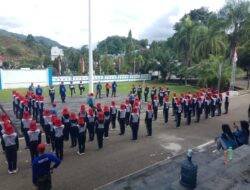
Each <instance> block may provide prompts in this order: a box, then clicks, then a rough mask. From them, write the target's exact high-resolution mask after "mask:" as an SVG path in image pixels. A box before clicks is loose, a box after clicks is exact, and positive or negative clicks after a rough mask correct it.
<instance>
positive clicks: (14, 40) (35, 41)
mask: <svg viewBox="0 0 250 190" xmlns="http://www.w3.org/2000/svg"><path fill="white" fill-rule="evenodd" d="M52 46H58V47H60V48H63V49H66V47H64V46H62V45H61V44H59V43H58V42H56V41H53V40H51V39H48V38H45V37H42V36H32V35H28V36H25V35H22V34H16V33H11V32H8V31H6V30H1V29H0V54H2V55H3V56H4V57H5V62H8V63H9V64H11V65H12V66H11V67H18V66H19V65H23V64H27V63H29V62H33V63H34V62H35V63H36V65H34V67H35V66H37V65H38V64H39V62H40V63H41V62H43V60H42V58H44V57H49V56H50V49H51V47H52Z"/></svg>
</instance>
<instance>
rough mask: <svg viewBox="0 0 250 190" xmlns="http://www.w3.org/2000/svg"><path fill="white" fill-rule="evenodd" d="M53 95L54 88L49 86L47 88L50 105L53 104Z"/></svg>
mask: <svg viewBox="0 0 250 190" xmlns="http://www.w3.org/2000/svg"><path fill="white" fill-rule="evenodd" d="M55 93H56V91H55V87H54V86H53V85H51V86H50V87H49V97H50V102H51V104H53V103H54V101H55Z"/></svg>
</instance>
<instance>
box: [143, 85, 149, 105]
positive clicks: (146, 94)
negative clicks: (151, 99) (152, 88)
mask: <svg viewBox="0 0 250 190" xmlns="http://www.w3.org/2000/svg"><path fill="white" fill-rule="evenodd" d="M148 94H149V87H148V86H146V87H145V89H144V100H145V102H148Z"/></svg>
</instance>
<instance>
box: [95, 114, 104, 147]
mask: <svg viewBox="0 0 250 190" xmlns="http://www.w3.org/2000/svg"><path fill="white" fill-rule="evenodd" d="M95 131H96V137H97V143H98V148H99V149H101V148H103V134H104V113H103V112H102V111H101V112H98V116H97V120H96V124H95Z"/></svg>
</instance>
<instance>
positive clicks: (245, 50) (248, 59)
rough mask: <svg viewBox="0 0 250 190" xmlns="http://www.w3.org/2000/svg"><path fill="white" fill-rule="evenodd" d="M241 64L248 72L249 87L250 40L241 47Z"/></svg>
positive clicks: (239, 61)
mask: <svg viewBox="0 0 250 190" xmlns="http://www.w3.org/2000/svg"><path fill="white" fill-rule="evenodd" d="M238 63H239V66H240V67H241V68H242V69H244V70H245V71H246V72H247V74H246V75H247V89H249V83H250V42H249V41H248V42H247V43H246V44H245V45H244V46H242V47H240V48H239V59H238Z"/></svg>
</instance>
